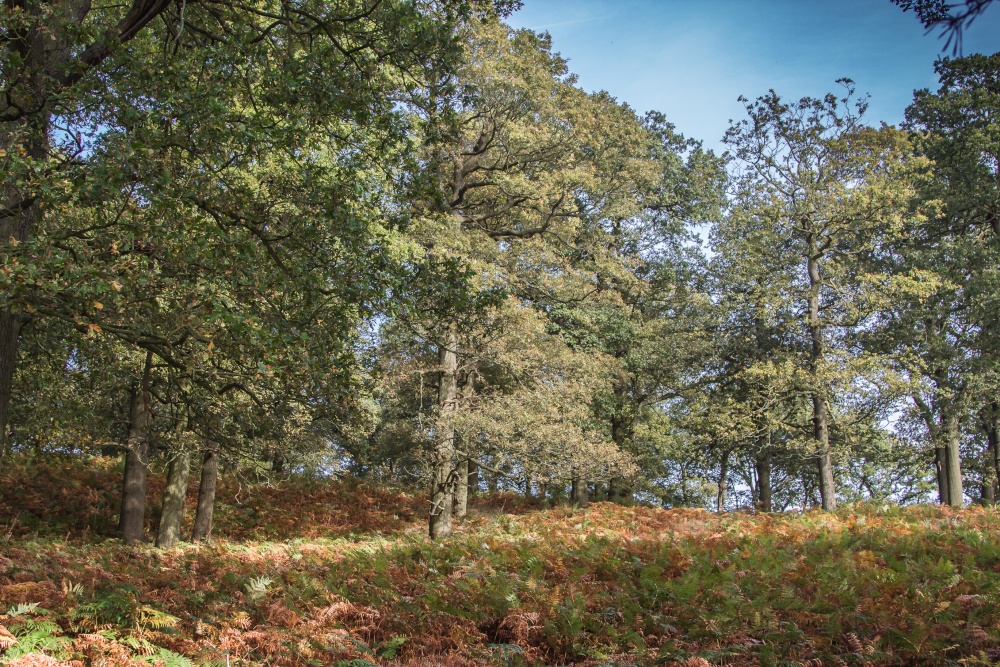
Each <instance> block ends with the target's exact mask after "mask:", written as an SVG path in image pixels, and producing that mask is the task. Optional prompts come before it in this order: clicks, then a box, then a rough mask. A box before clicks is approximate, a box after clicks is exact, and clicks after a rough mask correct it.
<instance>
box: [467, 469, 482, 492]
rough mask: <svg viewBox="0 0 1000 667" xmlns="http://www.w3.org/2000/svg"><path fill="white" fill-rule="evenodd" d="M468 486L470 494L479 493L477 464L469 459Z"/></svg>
mask: <svg viewBox="0 0 1000 667" xmlns="http://www.w3.org/2000/svg"><path fill="white" fill-rule="evenodd" d="M468 486H469V495H470V496H474V495H476V494H477V493H479V466H478V465H476V464H475V463H474V462H472V461H469V476H468Z"/></svg>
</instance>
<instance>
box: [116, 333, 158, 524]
mask: <svg viewBox="0 0 1000 667" xmlns="http://www.w3.org/2000/svg"><path fill="white" fill-rule="evenodd" d="M152 365H153V353H152V352H147V353H146V365H145V369H144V370H143V374H142V381H141V383H136V384H134V385H133V388H132V400H131V401H130V406H129V408H130V409H129V428H128V442H127V443H126V450H125V473H124V476H123V481H122V505H121V513H120V518H119V523H118V528H119V530H120V531H121V536H122V540H124V541H125V543H126V544H130V543H132V542H137V541H141V540H143V539H145V537H146V473H147V465H148V464H149V427H150V423H151V422H152V410H151V406H150V401H151V399H152V396H151V394H150V391H149V389H150V386H149V385H150V374H151V370H152Z"/></svg>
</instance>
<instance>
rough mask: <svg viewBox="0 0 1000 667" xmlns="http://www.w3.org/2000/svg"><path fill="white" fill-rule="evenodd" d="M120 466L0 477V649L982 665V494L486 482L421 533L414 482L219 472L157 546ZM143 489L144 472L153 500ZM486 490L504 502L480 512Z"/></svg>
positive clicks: (11, 654)
mask: <svg viewBox="0 0 1000 667" xmlns="http://www.w3.org/2000/svg"><path fill="white" fill-rule="evenodd" d="M39 473H41V474H39ZM117 474H118V470H117V469H116V468H115V466H113V465H111V464H109V463H108V462H106V461H104V460H102V459H93V460H89V461H79V460H71V461H66V460H62V461H60V460H44V461H36V462H35V463H34V464H33V466H31V467H30V468H29V467H28V466H27V465H24V464H17V465H14V466H13V467H10V468H9V469H8V470H7V472H5V474H4V476H3V478H2V479H0V484H2V487H0V488H2V491H0V495H2V501H3V506H2V508H0V510H2V512H3V514H2V516H3V521H4V526H5V527H4V528H3V530H2V536H0V611H6V614H5V615H3V616H0V625H2V626H3V628H4V629H5V630H6V631H7V632H6V633H4V632H3V631H0V647H3V648H4V652H3V658H0V660H3V661H6V662H7V663H8V664H18V665H45V664H57V663H56V662H46V658H44V657H43V656H49V658H48V659H49V660H53V661H54V660H61V661H74V660H75V661H78V664H80V665H86V664H93V665H99V664H105V665H130V666H131V665H136V666H138V665H149V664H162V665H165V666H169V665H188V664H209V663H212V664H218V665H227V664H228V665H248V664H274V665H303V666H306V665H351V666H356V667H363V666H365V665H448V666H452V667H463V666H473V665H592V666H597V665H609V666H610V665H617V666H621V667H624V666H625V665H671V664H681V665H688V666H690V667H696V666H700V667H704V666H705V665H869V664H870V665H904V664H905V665H912V664H926V665H957V664H963V665H990V664H995V663H996V662H997V660H998V659H1000V512H998V511H997V510H995V509H990V508H979V507H977V508H970V509H967V510H962V511H953V510H950V509H947V508H940V507H930V506H916V507H908V508H899V507H893V506H867V505H866V506H852V507H846V508H843V509H841V510H840V511H838V512H837V513H836V514H825V513H820V512H809V513H806V514H788V515H750V514H739V513H736V514H726V515H715V514H710V513H707V512H704V511H701V510H692V509H675V510H659V509H652V508H645V507H620V506H616V505H611V504H607V503H595V504H593V505H591V506H590V507H588V508H586V509H584V510H580V509H572V508H556V509H549V510H540V509H531V507H530V505H529V504H525V503H518V502H517V501H516V500H515V499H514V498H512V497H510V496H501V497H492V498H489V499H482V500H481V502H480V504H479V505H478V507H479V511H478V512H475V513H474V514H473V515H472V516H470V517H469V518H467V519H466V520H465V521H464V522H462V523H461V524H460V525H459V526H458V531H457V534H456V535H455V536H454V537H453V538H451V539H449V540H446V541H442V542H439V543H434V542H430V541H429V540H427V539H426V538H425V537H424V526H423V523H422V521H421V517H420V513H421V510H422V508H423V507H424V505H425V499H423V498H421V497H414V496H411V495H407V494H404V493H402V492H399V491H395V490H385V489H379V488H375V487H372V486H369V485H365V484H359V483H350V482H315V481H307V480H288V481H285V482H282V483H280V484H277V485H275V486H271V487H255V488H247V487H246V486H245V485H244V486H242V487H241V486H239V485H236V484H232V483H228V484H226V485H224V486H223V488H222V491H221V495H220V501H221V505H220V511H219V513H218V515H217V516H218V523H217V525H216V529H215V534H216V536H217V537H216V539H215V541H213V543H211V544H209V545H183V546H181V547H180V548H178V549H176V550H172V551H168V552H162V551H157V550H156V549H154V548H152V547H150V546H146V545H140V546H131V547H129V546H124V545H121V544H119V543H117V542H116V541H115V540H114V539H113V538H112V537H111V535H112V532H111V527H112V526H113V524H114V509H115V508H116V506H117V505H116V502H117V500H116V493H117V486H118V482H117V477H116V475H117ZM57 481H58V483H57ZM161 485H162V483H160V484H159V485H158V484H155V483H154V484H151V503H152V501H153V498H155V497H156V494H157V493H158V486H161ZM192 499H193V494H192ZM504 504H506V505H507V506H508V507H509V508H514V509H515V510H516V513H514V514H510V513H500V512H499V511H498V510H497V507H498V506H502V505H504ZM63 508H65V509H67V510H69V511H66V512H63V511H61V510H62V509H63ZM59 664H61V663H59Z"/></svg>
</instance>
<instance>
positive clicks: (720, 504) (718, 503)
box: [715, 451, 729, 514]
mask: <svg viewBox="0 0 1000 667" xmlns="http://www.w3.org/2000/svg"><path fill="white" fill-rule="evenodd" d="M728 476H729V452H728V451H724V452H722V457H721V459H720V461H719V485H718V492H717V493H716V496H715V511H716V512H718V513H719V514H722V513H723V512H724V511H726V478H727V477H728Z"/></svg>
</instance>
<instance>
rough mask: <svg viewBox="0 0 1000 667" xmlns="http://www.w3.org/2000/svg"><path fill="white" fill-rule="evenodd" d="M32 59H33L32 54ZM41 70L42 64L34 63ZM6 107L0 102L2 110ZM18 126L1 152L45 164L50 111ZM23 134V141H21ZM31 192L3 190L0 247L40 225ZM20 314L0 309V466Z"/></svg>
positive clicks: (6, 134) (1, 143) (4, 134)
mask: <svg viewBox="0 0 1000 667" xmlns="http://www.w3.org/2000/svg"><path fill="white" fill-rule="evenodd" d="M46 39H47V37H46V36H44V35H42V34H40V33H39V34H35V35H34V39H33V40H29V41H32V44H31V49H30V52H29V54H30V53H35V54H36V55H37V52H38V51H40V50H41V49H43V45H42V43H41V42H43V41H44V40H46ZM29 57H31V56H30V55H29ZM35 65H36V66H38V67H42V66H43V65H42V64H41V63H36V64H35ZM36 74H37V75H38V81H35V82H28V86H29V87H30V88H35V89H36V90H35V91H34V92H35V93H36V94H37V95H39V96H44V95H45V92H44V83H42V80H43V77H44V74H42V73H41V72H37V73H36ZM2 108H4V105H3V104H2V103H0V109H2ZM15 125H17V127H12V128H9V129H7V130H4V129H0V149H3V151H4V152H5V153H9V154H12V155H17V154H18V153H19V152H21V151H23V152H24V153H25V155H26V156H27V157H30V158H33V159H35V160H37V161H39V163H43V162H44V160H45V158H46V156H47V155H48V151H49V116H48V113H47V112H43V113H39V114H37V115H36V116H35V117H32V118H30V119H28V120H26V121H19V122H17V123H15ZM19 135H20V138H19ZM32 196H33V195H32V193H30V192H23V191H21V188H19V187H17V186H16V185H14V186H9V187H7V188H4V189H3V190H2V191H0V209H5V210H11V211H16V212H12V213H11V214H9V215H6V216H3V217H0V245H2V246H8V245H10V244H13V245H15V246H16V245H21V244H23V243H26V242H27V241H28V239H29V238H30V237H31V233H32V230H33V229H34V228H35V227H36V226H37V225H38V221H39V219H40V218H41V210H40V209H39V207H38V205H37V204H31V205H29V206H27V207H25V208H22V207H21V206H20V204H21V203H22V202H26V201H29V199H30V198H31V197H32ZM21 324H22V321H21V313H19V312H17V311H15V310H11V309H10V308H3V309H0V466H2V464H3V457H4V455H5V454H6V453H7V446H8V443H7V425H8V422H9V421H10V401H11V397H12V396H13V393H14V373H15V371H16V370H17V346H18V340H19V338H20V335H21Z"/></svg>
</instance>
